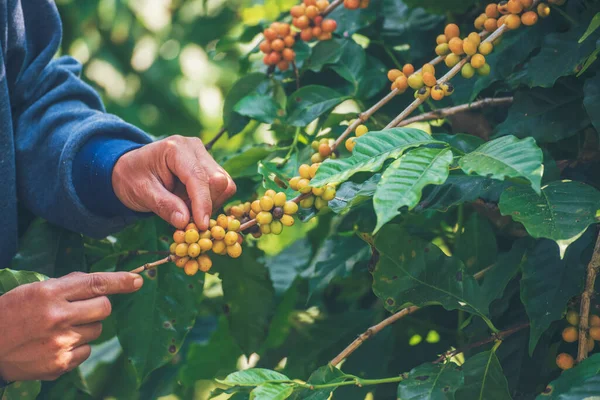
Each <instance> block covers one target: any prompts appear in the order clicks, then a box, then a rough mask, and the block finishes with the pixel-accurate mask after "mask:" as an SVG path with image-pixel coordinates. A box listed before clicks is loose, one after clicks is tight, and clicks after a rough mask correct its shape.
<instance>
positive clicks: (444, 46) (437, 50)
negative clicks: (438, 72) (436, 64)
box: [435, 43, 450, 56]
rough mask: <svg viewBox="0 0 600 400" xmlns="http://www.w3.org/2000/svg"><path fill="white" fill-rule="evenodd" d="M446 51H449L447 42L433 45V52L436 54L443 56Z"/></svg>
mask: <svg viewBox="0 0 600 400" xmlns="http://www.w3.org/2000/svg"><path fill="white" fill-rule="evenodd" d="M448 53H450V46H448V43H441V44H438V45H437V46H435V54H437V55H438V56H445V55H446V54H448Z"/></svg>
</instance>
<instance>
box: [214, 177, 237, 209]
mask: <svg viewBox="0 0 600 400" xmlns="http://www.w3.org/2000/svg"><path fill="white" fill-rule="evenodd" d="M227 176H228V179H227V187H226V188H225V190H224V191H223V193H221V196H220V197H219V198H218V199H217V201H216V202H215V203H216V204H218V206H217V207H221V206H222V205H223V203H225V202H226V201H227V199H229V198H230V197H231V196H233V195H234V194H235V192H236V190H237V187H236V186H235V182H234V181H233V179H231V178H230V177H229V175H227Z"/></svg>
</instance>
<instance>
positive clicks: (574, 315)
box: [565, 310, 579, 326]
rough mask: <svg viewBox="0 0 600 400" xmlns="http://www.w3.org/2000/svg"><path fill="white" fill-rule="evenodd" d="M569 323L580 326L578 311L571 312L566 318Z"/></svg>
mask: <svg viewBox="0 0 600 400" xmlns="http://www.w3.org/2000/svg"><path fill="white" fill-rule="evenodd" d="M565 319H566V320H567V322H568V323H569V324H571V325H573V326H577V325H579V313H578V312H577V311H574V310H571V311H569V312H568V313H567V315H566V316H565Z"/></svg>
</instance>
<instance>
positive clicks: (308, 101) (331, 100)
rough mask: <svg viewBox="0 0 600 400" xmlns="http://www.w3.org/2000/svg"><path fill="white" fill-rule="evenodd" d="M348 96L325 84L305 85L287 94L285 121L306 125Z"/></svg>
mask: <svg viewBox="0 0 600 400" xmlns="http://www.w3.org/2000/svg"><path fill="white" fill-rule="evenodd" d="M349 98H350V97H349V96H344V95H342V94H340V93H338V92H336V91H335V90H333V89H330V88H328V87H325V86H319V85H310V86H305V87H303V88H301V89H299V90H297V91H295V92H294V93H292V94H291V95H290V96H289V98H288V121H287V122H288V124H290V125H293V126H306V125H308V124H309V123H311V122H312V121H314V120H315V119H317V118H319V117H320V116H321V115H323V114H325V113H326V112H328V111H330V110H331V109H333V108H334V107H335V106H337V105H339V104H340V103H342V102H343V101H344V100H347V99H349Z"/></svg>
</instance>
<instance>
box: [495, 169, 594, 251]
mask: <svg viewBox="0 0 600 400" xmlns="http://www.w3.org/2000/svg"><path fill="white" fill-rule="evenodd" d="M499 207H500V212H501V213H502V215H510V216H511V217H512V218H513V219H514V220H515V221H518V222H521V223H522V224H523V225H524V226H525V229H527V232H528V233H529V234H530V235H531V236H533V237H534V238H547V239H552V240H554V241H555V242H556V243H557V244H558V247H559V249H560V254H561V257H562V256H563V255H564V253H565V250H566V249H567V247H569V245H570V244H571V243H573V242H574V241H575V240H577V239H578V238H579V237H580V236H581V235H582V234H583V233H584V232H585V230H586V229H587V227H588V226H590V225H592V224H595V223H596V222H598V221H597V218H596V212H597V210H598V209H600V192H599V191H597V190H596V189H594V188H593V187H591V186H588V185H586V184H584V183H581V182H574V181H557V182H552V183H550V184H548V185H546V186H544V187H543V188H542V193H541V195H540V196H538V195H537V194H535V193H534V192H533V191H532V190H530V189H529V188H526V187H520V186H515V187H511V188H508V189H506V190H505V191H504V193H503V194H502V196H501V197H500V203H499Z"/></svg>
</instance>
